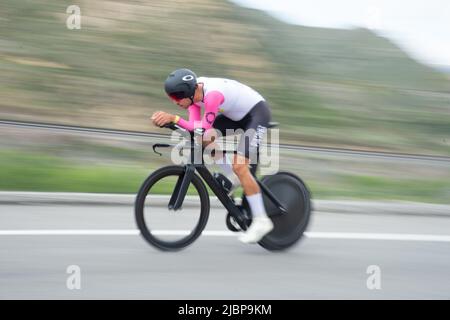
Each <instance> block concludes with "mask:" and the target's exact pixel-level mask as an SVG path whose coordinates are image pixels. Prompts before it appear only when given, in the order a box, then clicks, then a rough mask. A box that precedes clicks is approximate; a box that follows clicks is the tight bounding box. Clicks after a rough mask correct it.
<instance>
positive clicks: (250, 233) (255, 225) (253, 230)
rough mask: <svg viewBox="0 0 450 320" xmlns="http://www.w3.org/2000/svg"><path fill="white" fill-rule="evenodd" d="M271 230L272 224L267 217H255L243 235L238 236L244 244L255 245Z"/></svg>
mask: <svg viewBox="0 0 450 320" xmlns="http://www.w3.org/2000/svg"><path fill="white" fill-rule="evenodd" d="M272 229H273V222H272V220H270V218H268V217H256V218H254V219H253V221H252V224H251V225H250V227H249V228H248V229H247V231H245V233H243V234H241V235H240V236H239V240H240V241H242V242H244V243H256V242H258V241H259V240H261V239H262V238H263V237H264V236H265V235H266V234H268V233H269V232H270V231H272Z"/></svg>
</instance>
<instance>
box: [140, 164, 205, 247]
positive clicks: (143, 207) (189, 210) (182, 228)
mask: <svg viewBox="0 0 450 320" xmlns="http://www.w3.org/2000/svg"><path fill="white" fill-rule="evenodd" d="M184 173H185V167H181V166H167V167H163V168H161V169H158V170H156V171H155V172H153V173H152V174H151V175H150V176H149V177H148V178H147V179H146V180H145V181H144V183H143V184H142V186H141V188H140V190H139V192H138V195H137V197H136V202H135V218H136V223H137V226H138V228H139V230H140V232H141V235H142V236H143V237H144V239H145V240H147V242H149V243H150V244H151V245H153V246H155V247H156V248H158V249H160V250H164V251H175V250H180V249H183V248H185V247H187V246H188V245H190V244H192V243H193V242H194V241H195V240H196V239H197V238H198V237H199V236H200V234H201V233H202V231H203V229H204V228H205V226H206V223H207V221H208V217H209V209H210V204H209V196H208V191H207V190H206V187H205V185H204V183H203V181H202V180H201V179H200V178H199V176H197V175H196V174H194V175H193V177H192V180H191V183H190V184H189V188H188V190H187V194H186V196H185V199H184V201H183V205H182V207H181V208H180V209H179V210H176V211H174V210H170V209H169V201H170V198H171V196H172V193H173V192H174V190H175V187H176V185H177V182H179V181H180V179H183V176H184Z"/></svg>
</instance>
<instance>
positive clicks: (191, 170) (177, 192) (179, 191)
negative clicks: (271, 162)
mask: <svg viewBox="0 0 450 320" xmlns="http://www.w3.org/2000/svg"><path fill="white" fill-rule="evenodd" d="M165 127H168V128H170V129H172V130H176V129H180V127H178V126H176V125H173V124H172V125H166V126H165ZM190 140H191V145H190V149H191V157H190V163H187V164H185V165H184V173H183V174H182V175H180V176H179V177H178V180H177V183H176V184H175V188H174V190H173V193H172V196H171V197H170V200H169V204H168V208H169V210H178V209H180V208H181V206H182V204H183V201H184V198H185V196H186V193H187V190H188V188H189V184H190V183H191V180H192V178H193V176H194V174H195V171H197V172H198V173H199V174H200V176H201V177H202V179H203V181H204V182H205V183H206V184H207V185H208V186H209V187H210V188H211V190H212V191H213V192H214V194H215V195H216V196H217V198H218V199H219V200H220V202H221V203H222V204H223V206H224V207H225V208H226V209H227V210H228V212H229V213H230V215H231V216H232V217H233V218H234V219H235V221H236V222H237V223H238V224H239V226H240V227H241V228H242V229H243V230H246V229H247V224H246V217H245V216H244V214H243V212H242V211H241V210H240V209H239V207H238V206H237V205H236V204H235V203H234V201H233V200H232V199H231V198H230V197H229V196H228V194H227V192H226V191H225V190H224V188H223V187H222V186H221V185H220V184H219V183H218V182H217V181H216V179H214V177H213V175H212V174H211V172H210V171H209V170H208V168H207V167H206V166H205V164H204V160H203V146H201V147H202V157H201V161H202V163H201V164H195V161H194V158H195V151H196V147H199V146H198V144H196V143H195V139H194V133H191V132H190ZM170 146H171V145H169V144H158V143H157V144H154V145H153V150H154V151H155V152H156V150H155V149H156V148H157V147H170ZM224 152H227V151H224ZM156 153H158V152H156ZM257 159H258V160H259V150H258V157H257ZM256 169H257V164H253V165H251V170H250V172H251V174H252V175H253V177H254V178H255V180H256V182H257V183H258V185H259V187H260V188H261V191H262V193H264V194H265V195H266V196H267V197H268V199H270V201H272V203H273V204H274V205H275V207H277V208H278V209H279V212H278V213H276V214H286V213H287V211H286V209H285V208H284V207H283V205H282V204H281V203H280V201H279V200H278V199H277V197H276V196H275V195H274V194H273V193H272V192H271V191H270V190H269V189H268V188H267V187H266V186H265V185H264V184H263V183H262V182H261V181H259V179H258V178H257V177H256ZM272 215H273V214H272Z"/></svg>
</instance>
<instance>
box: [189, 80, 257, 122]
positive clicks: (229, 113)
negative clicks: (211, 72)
mask: <svg viewBox="0 0 450 320" xmlns="http://www.w3.org/2000/svg"><path fill="white" fill-rule="evenodd" d="M197 83H203V92H204V97H206V95H207V94H208V93H209V92H212V91H219V92H220V93H221V94H222V95H223V97H224V101H223V103H222V104H221V105H220V107H219V113H221V114H223V115H224V116H225V117H227V118H230V119H231V120H233V121H239V120H241V119H242V118H243V117H244V116H245V115H246V114H247V113H248V112H249V111H250V110H251V109H252V108H253V107H254V106H255V105H256V104H257V103H258V102H260V101H263V100H264V98H263V97H262V96H261V95H260V94H259V93H258V92H256V91H255V90H253V89H252V88H250V87H249V86H246V85H245V84H242V83H240V82H238V81H236V80H230V79H224V78H207V77H199V78H197ZM196 104H198V105H199V106H201V107H202V108H204V103H203V102H197V103H196Z"/></svg>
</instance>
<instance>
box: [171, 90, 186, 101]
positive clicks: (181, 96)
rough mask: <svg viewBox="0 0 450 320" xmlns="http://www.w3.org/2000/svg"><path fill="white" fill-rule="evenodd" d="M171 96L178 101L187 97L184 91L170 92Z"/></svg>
mask: <svg viewBox="0 0 450 320" xmlns="http://www.w3.org/2000/svg"><path fill="white" fill-rule="evenodd" d="M169 97H170V99H172V100H173V101H176V102H178V101H180V100H183V99H184V98H186V97H185V96H184V93H183V92H174V93H171V94H169Z"/></svg>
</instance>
